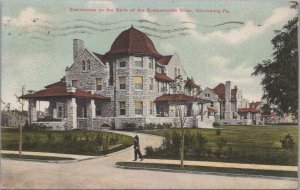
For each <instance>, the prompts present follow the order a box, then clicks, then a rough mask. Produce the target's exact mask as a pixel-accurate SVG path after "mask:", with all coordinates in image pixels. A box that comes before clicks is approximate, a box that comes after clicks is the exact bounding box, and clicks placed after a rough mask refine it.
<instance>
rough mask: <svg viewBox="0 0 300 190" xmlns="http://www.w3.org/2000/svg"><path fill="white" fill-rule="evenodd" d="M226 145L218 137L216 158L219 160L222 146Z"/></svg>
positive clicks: (224, 140) (223, 140) (225, 142)
mask: <svg viewBox="0 0 300 190" xmlns="http://www.w3.org/2000/svg"><path fill="white" fill-rule="evenodd" d="M226 144H227V140H226V139H225V138H224V137H220V138H218V139H217V148H218V149H217V152H216V153H217V154H216V155H217V157H218V158H221V155H222V150H223V148H224V146H225V145H226Z"/></svg>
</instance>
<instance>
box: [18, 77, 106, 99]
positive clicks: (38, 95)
mask: <svg viewBox="0 0 300 190" xmlns="http://www.w3.org/2000/svg"><path fill="white" fill-rule="evenodd" d="M52 97H78V98H92V99H100V100H109V98H107V97H104V96H101V95H98V94H90V93H88V92H86V91H84V90H80V89H76V91H75V93H72V92H67V88H66V83H65V82H63V81H60V82H56V83H53V84H50V85H48V86H46V89H44V90H40V91H37V92H35V93H32V94H26V95H23V96H21V97H20V98H22V99H47V98H52Z"/></svg>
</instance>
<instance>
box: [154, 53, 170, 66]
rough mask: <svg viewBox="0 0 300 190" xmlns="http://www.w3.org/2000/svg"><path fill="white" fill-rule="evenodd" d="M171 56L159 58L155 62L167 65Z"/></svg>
mask: <svg viewBox="0 0 300 190" xmlns="http://www.w3.org/2000/svg"><path fill="white" fill-rule="evenodd" d="M172 56H173V55H166V56H163V57H161V58H160V59H159V60H158V61H157V62H158V63H160V64H162V65H168V64H169V62H170V60H171V58H172Z"/></svg>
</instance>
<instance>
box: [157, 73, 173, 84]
mask: <svg viewBox="0 0 300 190" xmlns="http://www.w3.org/2000/svg"><path fill="white" fill-rule="evenodd" d="M155 79H156V80H159V81H165V82H173V81H174V80H173V79H172V78H170V77H168V76H167V75H166V74H163V73H158V72H155Z"/></svg>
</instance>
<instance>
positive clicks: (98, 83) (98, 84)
mask: <svg viewBox="0 0 300 190" xmlns="http://www.w3.org/2000/svg"><path fill="white" fill-rule="evenodd" d="M96 90H102V78H96Z"/></svg>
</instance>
